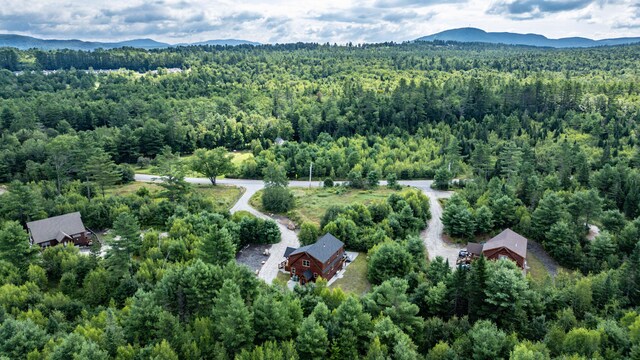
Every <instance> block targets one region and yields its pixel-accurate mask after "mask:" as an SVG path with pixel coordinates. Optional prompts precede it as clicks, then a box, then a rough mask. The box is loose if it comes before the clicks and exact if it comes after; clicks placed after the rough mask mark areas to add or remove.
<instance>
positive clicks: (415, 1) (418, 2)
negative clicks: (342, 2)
mask: <svg viewBox="0 0 640 360" xmlns="http://www.w3.org/2000/svg"><path fill="white" fill-rule="evenodd" d="M466 2H468V0H376V2H375V3H374V6H375V7H378V8H397V7H426V6H432V5H442V4H459V3H466Z"/></svg>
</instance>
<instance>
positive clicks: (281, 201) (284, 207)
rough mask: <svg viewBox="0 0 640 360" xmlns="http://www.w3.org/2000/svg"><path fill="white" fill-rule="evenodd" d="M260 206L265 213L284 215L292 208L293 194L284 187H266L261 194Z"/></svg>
mask: <svg viewBox="0 0 640 360" xmlns="http://www.w3.org/2000/svg"><path fill="white" fill-rule="evenodd" d="M262 206H263V207H264V209H265V210H267V211H271V212H276V213H286V212H287V211H289V210H291V208H293V194H292V193H291V190H289V189H288V188H285V187H281V186H270V187H267V188H265V189H264V192H263V193H262Z"/></svg>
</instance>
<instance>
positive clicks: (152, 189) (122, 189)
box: [105, 181, 162, 196]
mask: <svg viewBox="0 0 640 360" xmlns="http://www.w3.org/2000/svg"><path fill="white" fill-rule="evenodd" d="M143 187H145V188H147V190H149V193H151V195H154V194H156V193H158V192H159V191H160V190H161V189H162V188H161V187H160V186H158V185H156V184H153V183H145V182H140V181H134V182H132V183H129V184H125V185H119V186H115V187H112V188H109V189H106V190H105V193H106V194H107V195H118V196H122V195H131V194H134V193H135V192H136V191H138V190H140V189H141V188H143Z"/></svg>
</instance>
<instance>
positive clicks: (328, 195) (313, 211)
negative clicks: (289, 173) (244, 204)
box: [249, 187, 401, 225]
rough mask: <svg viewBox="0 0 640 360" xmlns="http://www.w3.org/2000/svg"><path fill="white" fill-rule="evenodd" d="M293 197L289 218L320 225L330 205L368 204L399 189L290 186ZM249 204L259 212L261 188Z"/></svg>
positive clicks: (385, 197) (382, 198)
mask: <svg viewBox="0 0 640 360" xmlns="http://www.w3.org/2000/svg"><path fill="white" fill-rule="evenodd" d="M291 191H292V192H293V196H294V198H295V206H294V209H293V210H292V213H291V214H289V215H290V218H291V220H293V221H295V222H296V223H297V224H298V225H300V224H301V223H302V222H304V221H310V222H312V223H315V224H317V225H320V220H321V219H322V216H323V215H324V213H325V212H326V211H327V209H328V208H329V207H330V206H332V205H338V206H347V205H351V204H364V205H366V204H369V203H371V202H373V201H376V200H382V201H384V200H386V199H387V197H388V196H389V195H390V194H392V193H397V192H400V191H401V190H392V189H388V188H386V187H379V188H377V189H374V190H359V189H349V188H346V187H334V188H311V189H308V188H291ZM249 203H250V204H251V206H253V207H254V208H256V209H257V210H259V211H261V212H265V211H264V209H263V208H262V190H261V191H258V192H257V193H256V194H255V195H253V196H252V197H251V199H250V200H249Z"/></svg>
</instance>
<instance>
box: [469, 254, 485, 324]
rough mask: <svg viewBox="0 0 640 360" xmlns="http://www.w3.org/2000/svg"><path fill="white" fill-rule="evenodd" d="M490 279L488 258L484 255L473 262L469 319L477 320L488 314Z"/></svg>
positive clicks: (470, 277)
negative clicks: (487, 303)
mask: <svg viewBox="0 0 640 360" xmlns="http://www.w3.org/2000/svg"><path fill="white" fill-rule="evenodd" d="M488 279H489V274H488V268H487V260H486V259H485V257H484V255H480V258H479V259H477V260H476V261H474V262H473V266H472V267H471V272H470V273H469V320H471V321H476V320H478V319H482V318H484V317H485V316H486V315H487V311H486V309H487V306H486V303H485V301H486V295H485V290H486V287H487V280H488Z"/></svg>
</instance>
